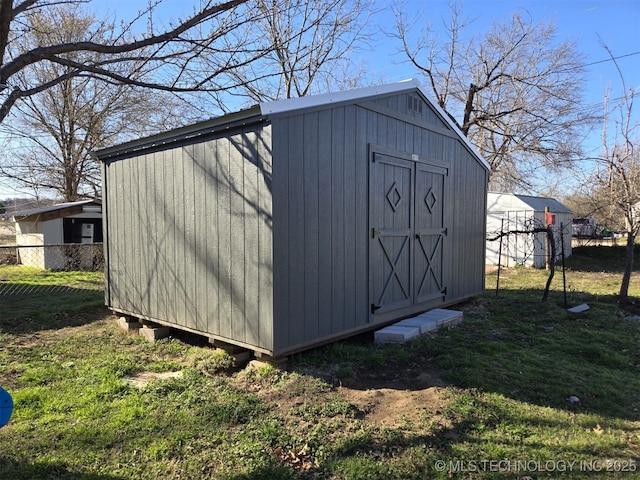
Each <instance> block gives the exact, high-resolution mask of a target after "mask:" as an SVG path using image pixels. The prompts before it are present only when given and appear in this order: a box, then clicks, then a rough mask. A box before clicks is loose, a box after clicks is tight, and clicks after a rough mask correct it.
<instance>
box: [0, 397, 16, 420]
mask: <svg viewBox="0 0 640 480" xmlns="http://www.w3.org/2000/svg"><path fill="white" fill-rule="evenodd" d="M12 413H13V398H11V395H10V394H9V392H7V391H6V390H5V389H4V388H2V387H0V427H4V426H5V425H6V424H7V423H8V422H9V419H10V418H11V414H12Z"/></svg>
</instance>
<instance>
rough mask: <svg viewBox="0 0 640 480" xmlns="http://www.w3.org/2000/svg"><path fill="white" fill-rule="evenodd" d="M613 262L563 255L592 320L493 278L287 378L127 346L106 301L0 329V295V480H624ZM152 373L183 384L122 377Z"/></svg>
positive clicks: (42, 309) (299, 366)
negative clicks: (444, 319)
mask: <svg viewBox="0 0 640 480" xmlns="http://www.w3.org/2000/svg"><path fill="white" fill-rule="evenodd" d="M617 253H619V252H617ZM617 253H616V252H612V251H611V250H608V251H606V252H604V254H602V255H599V254H598V250H597V249H596V248H595V247H590V248H589V249H576V255H575V256H574V257H573V258H571V259H570V260H569V261H568V270H567V277H566V280H567V282H566V283H567V287H568V291H567V300H568V303H569V306H574V305H576V304H579V303H587V304H588V305H589V307H590V309H589V310H588V311H586V312H583V313H580V314H571V313H569V312H567V311H566V309H565V308H564V296H563V293H562V275H561V272H560V271H559V270H558V271H557V272H556V276H555V279H554V282H553V285H552V289H553V290H552V292H551V295H550V298H549V301H548V302H547V303H546V304H545V305H541V304H540V298H541V296H542V289H543V288H544V284H545V281H546V276H547V273H546V272H544V271H538V270H530V269H524V268H523V269H511V270H505V271H502V272H501V279H500V290H499V292H498V295H497V297H496V293H495V283H496V275H495V274H491V275H488V276H487V292H486V294H485V295H483V296H481V297H479V298H476V299H474V300H472V301H469V302H467V303H466V304H464V305H460V306H458V307H452V308H460V309H463V310H464V321H463V322H462V323H461V324H459V325H458V326H456V327H453V328H450V329H447V330H443V331H440V332H438V333H437V334H435V335H431V336H425V337H422V338H419V339H417V340H415V341H412V342H410V343H408V344H405V345H402V346H397V345H389V346H375V345H373V344H372V341H371V340H372V335H371V334H366V335H360V336H358V337H356V338H353V339H350V340H347V341H343V342H338V343H334V344H332V345H328V346H325V347H322V348H318V349H314V350H311V351H308V352H304V353H300V354H298V355H295V356H293V357H291V358H290V359H289V362H288V365H287V366H286V367H282V368H278V367H275V366H270V365H265V366H261V367H260V366H258V367H254V368H244V366H237V367H233V366H232V365H231V362H230V359H229V357H227V356H226V355H223V354H220V353H217V352H215V351H213V350H212V349H211V348H209V347H208V346H207V345H206V344H203V342H202V341H201V340H200V339H198V338H194V337H188V336H186V335H180V334H176V336H174V337H172V338H169V339H166V340H162V341H159V342H157V343H155V344H150V343H147V342H146V341H144V340H141V339H140V338H138V337H132V336H128V335H126V334H124V333H122V332H121V331H119V330H118V329H117V327H116V326H115V324H114V321H113V318H112V317H109V316H108V313H107V312H106V311H105V310H104V308H102V307H100V306H99V302H100V301H101V298H100V299H99V300H98V298H97V297H95V298H94V299H93V301H88V303H87V304H86V305H84V304H83V305H80V306H79V305H77V302H76V300H74V299H70V297H67V299H66V300H65V299H64V298H63V299H57V301H56V302H54V301H53V299H52V301H51V302H50V303H48V302H46V301H45V302H42V304H40V305H38V306H36V307H31V306H28V305H26V304H23V305H22V307H21V308H20V306H19V305H18V306H16V305H13V306H12V307H11V308H12V310H11V313H10V315H7V314H6V310H5V304H4V302H5V297H0V301H2V302H3V304H2V306H1V307H0V308H2V311H1V313H0V315H1V317H0V346H1V347H0V385H2V386H3V387H4V388H5V389H7V390H8V391H9V392H10V393H11V394H12V395H13V398H14V400H15V412H14V416H13V417H12V419H11V421H10V423H9V425H7V426H6V427H4V428H2V429H0V479H12V480H13V479H40V478H42V479H92V480H93V479H95V480H98V479H130V478H139V479H147V478H166V479H169V478H182V479H191V478H194V479H200V478H212V479H228V480H240V479H296V478H302V479H304V478H322V479H354V480H355V479H425V478H443V479H444V478H471V479H489V478H491V479H494V478H499V479H524V478H527V477H530V478H533V479H539V478H576V479H577V478H589V479H595V478H598V479H600V478H605V479H608V478H629V479H631V478H638V475H639V474H638V472H637V470H638V469H640V465H638V464H640V322H638V321H633V320H629V319H627V318H625V317H628V316H629V315H630V312H626V311H624V310H622V309H621V308H620V306H619V305H617V303H616V298H615V294H616V293H617V289H618V288H619V281H620V277H621V274H620V271H619V268H617V267H616V265H617V263H616V262H617V260H615V259H617V258H618V257H616V254H617ZM612 257H614V259H612ZM15 275H16V274H15V272H14V273H11V274H9V273H7V272H6V271H5V270H4V267H3V268H0V279H2V280H3V281H4V282H7V281H12V282H17V281H19V280H17V279H16V277H15ZM29 275H33V278H32V279H31V280H29V281H30V282H34V283H35V284H38V285H39V284H41V283H46V282H49V281H50V280H51V279H52V278H55V275H64V274H62V273H60V274H55V275H53V274H50V273H42V274H41V275H42V277H43V278H38V277H40V274H38V273H37V272H32V273H30V274H29ZM25 278H26V276H25ZM25 281H26V280H25ZM83 281H84V280H83ZM64 282H65V283H68V279H65V280H64ZM71 283H73V281H72V282H71ZM89 283H92V280H89ZM639 283H640V278H639V277H638V276H637V274H635V275H634V277H633V279H632V282H631V291H630V295H631V296H632V297H634V298H635V300H636V301H638V299H640V285H639ZM83 290H90V289H89V288H83ZM98 293H100V294H101V292H99V291H98ZM59 296H60V297H64V296H63V295H59ZM34 312H36V313H34ZM164 372H181V374H180V375H179V376H172V377H170V378H168V379H157V380H154V381H151V382H149V383H142V384H139V383H135V382H133V381H132V380H133V379H135V378H136V375H138V374H142V373H145V374H147V375H149V376H152V375H153V374H160V373H164ZM425 378H426V379H427V380H425ZM572 396H574V397H577V398H578V399H579V400H580V401H579V402H578V403H572V402H569V401H568V400H567V399H569V398H570V397H572ZM391 399H393V400H394V402H391ZM403 399H405V400H406V401H404V402H403V401H402V400H403Z"/></svg>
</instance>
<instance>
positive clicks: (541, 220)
mask: <svg viewBox="0 0 640 480" xmlns="http://www.w3.org/2000/svg"><path fill="white" fill-rule="evenodd" d="M545 207H548V208H549V213H550V214H551V215H553V219H554V222H555V223H554V238H555V240H556V258H560V257H561V255H562V244H561V242H562V240H561V237H560V230H561V228H562V232H563V233H562V236H563V239H564V253H565V256H567V257H568V256H569V255H571V223H572V220H573V214H572V212H571V210H570V209H569V208H568V207H566V206H565V205H563V204H562V203H560V202H559V201H557V200H554V199H553V198H545V197H532V196H528V195H516V194H513V193H497V192H489V193H488V194H487V239H489V238H493V237H496V236H498V234H499V233H500V232H501V231H503V232H512V231H526V230H530V229H531V228H534V227H545V226H546V220H545ZM545 250H546V234H545V233H544V232H539V233H535V234H531V233H510V234H509V235H508V236H503V237H502V249H500V240H499V239H498V240H493V241H489V240H487V248H486V252H487V253H486V263H487V265H498V264H500V265H502V266H505V267H513V266H516V265H524V266H528V267H536V268H544V266H545V264H546V252H545ZM499 252H500V254H501V255H500V258H499V257H498V253H499Z"/></svg>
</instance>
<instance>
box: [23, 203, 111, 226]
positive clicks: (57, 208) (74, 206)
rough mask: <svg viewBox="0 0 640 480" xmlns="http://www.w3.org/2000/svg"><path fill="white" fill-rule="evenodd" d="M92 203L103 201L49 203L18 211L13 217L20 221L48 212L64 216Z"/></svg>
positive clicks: (76, 212)
mask: <svg viewBox="0 0 640 480" xmlns="http://www.w3.org/2000/svg"><path fill="white" fill-rule="evenodd" d="M91 204H94V205H101V202H100V201H97V200H80V201H77V202H67V203H58V204H56V205H48V206H46V207H38V208H31V209H29V210H23V211H21V212H16V213H14V214H13V217H14V218H15V219H16V221H20V220H24V219H26V218H27V217H32V216H35V215H45V216H46V215H48V214H53V215H52V216H51V218H54V217H59V216H64V215H65V214H67V215H75V214H78V213H82V212H83V207H85V206H88V205H91ZM45 219H48V218H45Z"/></svg>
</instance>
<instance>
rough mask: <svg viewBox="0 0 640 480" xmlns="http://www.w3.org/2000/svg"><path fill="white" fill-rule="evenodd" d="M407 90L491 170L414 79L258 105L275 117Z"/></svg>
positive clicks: (449, 118)
mask: <svg viewBox="0 0 640 480" xmlns="http://www.w3.org/2000/svg"><path fill="white" fill-rule="evenodd" d="M407 90H418V91H419V92H420V94H421V95H422V96H423V97H424V100H425V101H426V102H427V103H429V105H430V106H431V107H432V108H433V109H434V110H435V111H436V112H437V113H438V115H439V116H440V117H441V118H442V121H443V122H445V123H446V124H447V125H448V126H449V127H450V128H451V129H452V130H453V131H454V132H456V133H457V134H458V135H459V137H460V138H461V139H462V141H463V142H464V144H465V145H466V147H467V148H468V149H469V150H470V151H471V153H473V154H474V155H475V156H476V157H478V160H479V161H480V163H481V164H482V166H483V167H484V168H486V169H487V171H489V170H491V166H490V165H489V163H488V162H487V161H486V160H485V159H484V157H483V156H482V155H481V154H480V152H479V151H478V149H477V148H476V147H475V145H473V144H472V143H471V142H470V141H469V140H468V139H467V137H466V136H465V135H464V134H463V133H462V132H461V131H460V129H459V128H458V126H457V125H456V124H455V122H454V121H453V120H452V119H451V117H450V116H449V115H448V114H447V113H446V112H445V111H444V110H443V109H442V108H441V107H440V106H439V105H438V104H437V103H435V102H432V101H431V100H430V99H429V96H428V95H427V93H426V92H425V90H424V89H423V88H422V86H421V85H420V82H418V81H417V80H416V79H413V78H410V79H408V80H403V81H401V82H396V83H389V84H385V85H375V86H371V87H363V88H356V89H353V90H347V91H342V92H334V93H325V94H321V95H311V96H308V97H298V98H287V99H283V100H276V101H273V102H265V103H261V104H260V111H261V112H262V114H263V115H277V114H280V113H288V112H292V111H295V110H302V109H307V108H313V107H320V106H323V105H334V104H337V103H347V102H351V101H354V100H359V99H363V98H369V97H375V96H379V95H387V94H390V93H399V92H404V91H407Z"/></svg>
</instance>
